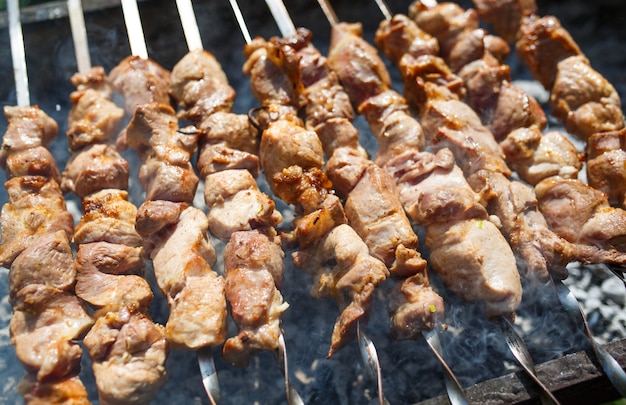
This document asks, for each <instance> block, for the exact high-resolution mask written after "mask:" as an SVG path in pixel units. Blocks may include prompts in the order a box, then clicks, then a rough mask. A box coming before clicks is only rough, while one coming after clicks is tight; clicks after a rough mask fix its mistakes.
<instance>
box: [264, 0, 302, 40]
mask: <svg viewBox="0 0 626 405" xmlns="http://www.w3.org/2000/svg"><path fill="white" fill-rule="evenodd" d="M265 3H266V4H267V6H268V7H269V9H270V12H271V13H272V17H274V21H276V24H277V25H278V29H279V30H280V33H281V35H282V36H284V37H288V36H291V35H294V34H295V33H296V27H295V25H294V24H293V21H291V16H290V15H289V12H288V11H287V8H285V3H283V1H282V0H265Z"/></svg>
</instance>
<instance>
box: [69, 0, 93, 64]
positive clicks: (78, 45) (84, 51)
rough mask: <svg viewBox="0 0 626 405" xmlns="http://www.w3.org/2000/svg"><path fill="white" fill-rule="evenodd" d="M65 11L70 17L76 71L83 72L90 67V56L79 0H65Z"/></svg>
mask: <svg viewBox="0 0 626 405" xmlns="http://www.w3.org/2000/svg"><path fill="white" fill-rule="evenodd" d="M67 13H68V15H69V17H70V26H71V28H72V39H73V41H74V52H75V54H76V64H77V66H78V71H79V72H80V73H85V72H87V71H89V69H91V58H90V56H89V44H88V42H87V30H86V28H85V16H84V15H83V6H82V3H81V0H67Z"/></svg>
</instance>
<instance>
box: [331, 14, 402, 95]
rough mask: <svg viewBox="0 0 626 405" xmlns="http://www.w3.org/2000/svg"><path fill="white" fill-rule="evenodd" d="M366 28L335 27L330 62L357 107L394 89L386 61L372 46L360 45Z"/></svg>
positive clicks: (343, 25) (339, 25)
mask: <svg viewBox="0 0 626 405" xmlns="http://www.w3.org/2000/svg"><path fill="white" fill-rule="evenodd" d="M362 31H363V28H362V26H361V25H360V24H358V23H354V24H349V23H339V24H335V25H334V26H333V32H332V36H331V44H330V48H331V50H332V51H330V52H329V55H328V63H329V65H330V67H331V68H332V70H333V71H335V72H337V75H338V76H339V77H340V78H341V84H342V85H343V87H344V89H345V91H346V93H348V94H349V95H350V100H352V104H353V105H355V106H360V105H361V104H362V103H363V102H365V101H366V100H368V99H369V98H371V97H374V96H377V95H379V94H380V93H382V92H384V91H386V90H389V89H390V88H391V78H390V76H389V72H387V69H386V68H385V64H384V62H383V61H382V60H381V59H380V57H379V56H378V54H377V52H376V50H375V49H374V48H373V47H371V46H367V47H366V46H365V45H364V44H365V42H364V41H363V42H360V41H359V42H356V41H354V40H352V38H354V37H355V36H356V37H360V36H361V33H362Z"/></svg>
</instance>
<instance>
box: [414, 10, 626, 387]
mask: <svg viewBox="0 0 626 405" xmlns="http://www.w3.org/2000/svg"><path fill="white" fill-rule="evenodd" d="M422 3H423V4H424V5H426V6H428V7H434V6H436V4H437V2H436V1H435V0H430V1H428V2H424V1H422ZM607 267H608V268H609V270H610V271H611V272H613V273H614V274H615V275H616V276H617V277H618V278H620V280H622V282H623V283H624V285H625V286H626V280H625V279H624V274H623V272H622V271H621V269H620V268H619V266H618V265H614V264H607ZM549 279H550V284H551V285H552V287H553V288H554V290H555V292H556V294H557V296H558V298H559V301H560V302H561V304H562V305H563V307H564V308H565V309H566V311H567V312H568V314H569V315H570V317H572V318H573V319H574V320H575V321H576V322H577V323H578V324H579V326H580V327H582V328H583V329H584V332H585V333H586V335H587V336H588V337H589V339H590V342H591V345H592V348H593V351H594V354H595V355H596V358H597V359H598V361H599V362H600V364H601V365H602V368H603V370H604V371H605V373H606V374H607V377H608V378H609V380H610V381H611V383H612V384H613V386H614V387H615V388H616V389H617V390H618V392H620V394H621V395H622V396H624V394H625V393H626V392H625V391H624V390H625V388H626V373H625V372H624V370H623V369H622V368H621V367H620V366H619V364H618V362H617V361H616V360H615V359H614V358H613V357H612V356H611V355H610V354H609V353H608V352H606V351H605V350H603V349H602V348H601V347H600V346H599V345H598V344H597V343H596V342H595V339H594V337H593V335H592V333H591V329H590V328H589V325H588V323H587V319H586V316H585V313H584V310H583V309H582V306H581V305H580V303H579V302H578V300H577V299H576V297H575V296H574V294H573V293H572V292H571V290H570V289H569V288H568V287H567V286H566V285H565V284H564V283H563V282H562V281H561V280H560V279H559V278H558V277H556V276H555V275H554V274H550V278H549Z"/></svg>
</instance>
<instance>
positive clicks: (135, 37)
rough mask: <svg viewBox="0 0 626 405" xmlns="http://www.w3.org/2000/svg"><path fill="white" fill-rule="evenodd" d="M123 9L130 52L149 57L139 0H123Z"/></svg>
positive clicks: (145, 57) (141, 56)
mask: <svg viewBox="0 0 626 405" xmlns="http://www.w3.org/2000/svg"><path fill="white" fill-rule="evenodd" d="M122 11H123V13H124V23H125V24H126V32H127V33H128V42H129V43H130V52H131V53H132V54H133V55H134V56H139V57H140V58H142V59H148V50H147V48H146V40H145V38H144V35H143V27H142V26H141V18H140V17H139V8H138V7H137V0H122Z"/></svg>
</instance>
